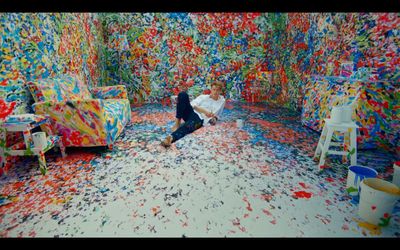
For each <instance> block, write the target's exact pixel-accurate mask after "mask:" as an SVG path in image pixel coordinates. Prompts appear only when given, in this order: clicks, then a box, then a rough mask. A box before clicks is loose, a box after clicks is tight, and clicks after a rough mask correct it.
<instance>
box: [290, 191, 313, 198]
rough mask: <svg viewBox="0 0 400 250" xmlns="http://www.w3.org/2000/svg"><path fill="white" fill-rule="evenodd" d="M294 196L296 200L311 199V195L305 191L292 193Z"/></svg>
mask: <svg viewBox="0 0 400 250" xmlns="http://www.w3.org/2000/svg"><path fill="white" fill-rule="evenodd" d="M294 195H295V197H296V198H307V199H309V198H311V196H312V193H308V192H306V191H299V192H294Z"/></svg>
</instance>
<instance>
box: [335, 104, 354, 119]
mask: <svg viewBox="0 0 400 250" xmlns="http://www.w3.org/2000/svg"><path fill="white" fill-rule="evenodd" d="M352 116H353V108H352V107H351V106H350V105H347V106H334V107H332V111H331V121H332V122H334V123H342V122H351V121H352Z"/></svg>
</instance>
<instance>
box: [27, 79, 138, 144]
mask: <svg viewBox="0 0 400 250" xmlns="http://www.w3.org/2000/svg"><path fill="white" fill-rule="evenodd" d="M27 85H28V88H29V90H30V92H31V93H32V96H33V98H34V100H35V103H34V104H33V109H34V111H35V113H36V114H39V115H48V116H50V118H51V119H52V120H53V123H54V130H55V132H56V133H57V134H58V135H60V136H62V139H63V143H64V145H65V146H66V147H74V146H75V147H90V146H108V147H109V148H112V145H113V143H114V141H115V140H116V138H117V137H118V136H119V135H120V134H121V132H122V130H123V129H124V127H125V125H126V124H127V123H128V122H129V121H130V120H131V108H130V104H129V100H128V99H127V91H126V87H125V86H123V85H118V86H108V87H95V88H93V89H92V93H91V92H90V91H89V89H88V87H87V86H86V85H85V84H84V83H83V82H82V81H80V80H79V79H77V78H76V77H75V76H70V75H62V76H59V77H56V78H47V79H43V80H39V81H36V82H28V83H27Z"/></svg>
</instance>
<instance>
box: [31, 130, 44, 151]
mask: <svg viewBox="0 0 400 250" xmlns="http://www.w3.org/2000/svg"><path fill="white" fill-rule="evenodd" d="M32 140H33V145H34V147H35V148H38V149H44V148H45V147H46V146H47V138H46V133H45V132H36V133H33V134H32Z"/></svg>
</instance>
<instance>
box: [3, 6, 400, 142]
mask: <svg viewBox="0 0 400 250" xmlns="http://www.w3.org/2000/svg"><path fill="white" fill-rule="evenodd" d="M0 25H1V26H0V27H1V29H0V39H1V40H0V45H1V50H0V53H1V54H0V58H1V62H0V67H1V68H0V97H2V98H4V96H6V99H7V100H8V101H12V100H19V102H22V103H24V102H25V101H26V93H25V92H24V90H23V89H22V88H21V84H22V83H23V82H25V81H27V80H33V79H36V78H40V77H51V76H54V75H56V74H60V73H67V72H72V73H75V74H78V75H79V76H81V77H82V78H83V79H85V80H86V82H87V83H88V84H89V85H115V84H120V83H122V84H125V85H126V86H127V87H128V92H129V97H130V99H131V100H132V102H135V103H136V102H159V101H166V100H168V99H169V96H171V95H173V94H176V93H177V92H178V91H179V89H180V88H182V87H186V88H188V89H189V93H190V94H193V95H197V94H199V93H201V92H202V91H203V90H204V89H206V88H208V86H209V84H210V81H213V80H215V79H217V78H220V79H223V80H224V81H225V82H226V87H227V88H226V97H227V98H230V99H236V100H244V101H249V102H258V101H268V102H272V103H276V104H279V105H281V106H284V107H288V108H290V109H293V110H297V111H300V110H302V107H303V103H305V104H307V103H308V102H309V101H310V100H309V99H307V96H308V95H307V93H306V88H308V87H307V86H311V85H312V84H311V85H310V83H315V82H314V80H313V79H314V78H313V77H314V76H315V75H319V76H323V77H326V76H333V77H337V76H340V75H343V76H346V77H353V78H355V79H358V81H357V80H355V81H353V82H360V79H367V80H368V81H369V82H368V84H364V86H365V88H364V89H365V91H366V92H368V95H362V96H361V99H362V100H367V99H368V101H369V102H370V103H371V100H372V102H374V103H376V102H378V100H385V101H386V102H387V105H383V106H382V105H380V106H379V107H380V111H379V112H376V105H372V104H369V106H368V108H367V109H364V111H363V112H364V113H365V117H364V118H360V119H364V120H365V121H367V122H366V123H365V121H364V123H363V125H364V126H366V127H368V129H369V131H368V133H369V136H370V138H369V141H371V140H381V139H382V140H384V141H386V142H387V141H389V145H392V146H393V144H394V145H398V143H399V142H398V141H399V140H398V138H399V136H398V132H397V131H398V128H399V122H398V120H399V119H397V118H398V117H399V108H398V107H399V104H398V102H396V101H398V99H399V98H398V96H399V90H398V89H399V79H400V78H399V77H400V73H399V66H398V65H399V63H400V57H399V55H400V53H399V47H400V44H399V43H400V42H399V28H398V27H400V17H399V14H397V13H373V14H368V13H366V14H361V13H335V14H333V13H322V14H320V13H289V14H285V13H283V14H280V13H133V14H132V13H131V14H128V13H124V14H110V13H107V14H66V13H64V14H50V13H49V14H6V13H3V14H0ZM103 31H104V32H103ZM344 62H351V63H350V64H347V65H348V66H349V67H348V68H346V69H345V70H343V67H342V64H343V63H344ZM330 79H331V78H329V77H328V78H325V81H331V80H330ZM376 80H378V81H377V82H385V84H386V83H387V84H386V85H387V88H388V89H390V90H393V91H392V92H393V93H392V94H393V96H392V97H390V96H388V95H390V93H389V92H390V91H389V92H387V91H383V90H382V88H381V87H380V86H382V84H378V83H377V84H374V81H376ZM330 84H332V85H335V84H337V83H336V82H332V81H331V82H330ZM386 85H385V86H386ZM313 86H315V87H314V89H312V91H313V92H315V93H317V95H318V93H319V92H321V90H322V89H323V87H322V86H321V87H318V85H313ZM353 87H354V86H353ZM353 89H354V88H353ZM340 93H342V94H346V91H343V92H337V93H336V94H340ZM305 97H306V98H305ZM24 98H25V99H24ZM21 100H22V101H21ZM323 103H324V102H322V104H321V105H320V107H318V106H317V105H314V107H315V109H318V108H321V109H325V110H326V109H327V108H329V107H327V105H326V104H323ZM326 103H327V102H326ZM324 105H325V106H324ZM21 106H23V105H19V107H17V108H16V111H17V112H20V110H22V109H24V107H22V108H21ZM391 108H393V109H392V110H390V109H391ZM324 112H325V111H320V110H310V114H312V113H314V114H315V113H319V114H326V112H325V113H324ZM304 115H305V116H307V112H304V110H303V117H305V116H304ZM376 115H378V120H381V121H382V124H385V126H383V127H380V128H379V129H376V127H374V126H373V125H372V123H373V121H374V120H376V118H375V119H372V118H371V117H373V116H374V117H375V116H376ZM319 118H321V117H313V116H312V115H309V116H308V119H309V121H310V120H311V123H309V124H315V122H316V119H319ZM313 119H314V120H313ZM306 125H307V124H306ZM310 127H311V128H313V129H317V130H318V129H320V127H318V126H314V127H313V126H310ZM372 128H375V129H372ZM385 129H387V131H384V130H385ZM382 131H384V132H385V133H386V132H389V133H390V134H391V135H390V136H386V135H385V136H382V134H383V133H382ZM395 147H396V146H395ZM397 147H398V146H397Z"/></svg>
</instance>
